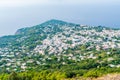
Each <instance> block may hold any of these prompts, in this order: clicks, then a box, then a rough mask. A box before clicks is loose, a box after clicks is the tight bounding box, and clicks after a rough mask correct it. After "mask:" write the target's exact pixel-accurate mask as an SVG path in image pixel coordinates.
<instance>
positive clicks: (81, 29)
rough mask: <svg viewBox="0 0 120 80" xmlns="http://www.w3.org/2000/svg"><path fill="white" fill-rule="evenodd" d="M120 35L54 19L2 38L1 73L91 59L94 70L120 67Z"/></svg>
mask: <svg viewBox="0 0 120 80" xmlns="http://www.w3.org/2000/svg"><path fill="white" fill-rule="evenodd" d="M119 33H120V30H119V29H112V28H107V27H102V26H87V25H80V24H74V23H68V22H64V21H61V20H55V19H52V20H49V21H46V22H44V23H42V24H39V25H36V26H33V27H28V28H22V29H19V30H17V31H16V33H15V35H11V36H3V37H1V38H0V67H1V68H0V69H2V68H4V67H5V70H7V71H11V70H15V71H21V70H27V69H31V68H34V67H35V66H40V65H45V64H46V65H47V64H55V63H58V62H59V64H70V63H73V62H74V61H75V62H77V61H78V62H80V61H82V60H83V61H84V60H89V59H90V61H91V59H92V60H94V61H95V63H96V64H95V66H94V67H99V66H103V65H105V66H108V67H119V52H120V50H119V49H120V34H119ZM106 62H107V63H108V64H106ZM31 63H34V64H31Z"/></svg>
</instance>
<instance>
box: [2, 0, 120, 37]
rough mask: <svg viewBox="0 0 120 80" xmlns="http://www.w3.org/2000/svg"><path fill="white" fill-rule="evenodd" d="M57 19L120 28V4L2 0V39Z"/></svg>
mask: <svg viewBox="0 0 120 80" xmlns="http://www.w3.org/2000/svg"><path fill="white" fill-rule="evenodd" d="M50 19H58V20H63V21H67V22H73V23H77V24H85V25H92V26H99V25H102V26H107V27H117V28H119V27H120V22H119V21H120V0H0V36H4V35H13V34H14V33H15V32H16V30H17V29H20V28H24V27H31V26H34V25H38V24H40V23H43V22H45V21H47V20H50Z"/></svg>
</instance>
